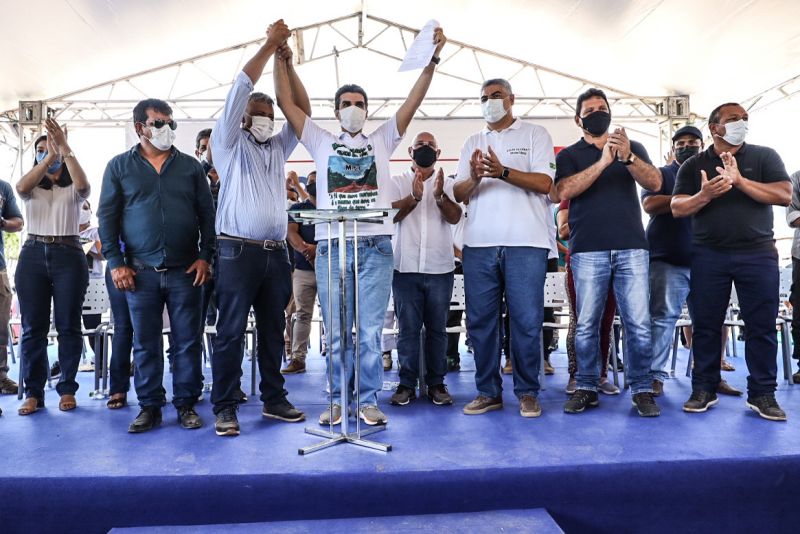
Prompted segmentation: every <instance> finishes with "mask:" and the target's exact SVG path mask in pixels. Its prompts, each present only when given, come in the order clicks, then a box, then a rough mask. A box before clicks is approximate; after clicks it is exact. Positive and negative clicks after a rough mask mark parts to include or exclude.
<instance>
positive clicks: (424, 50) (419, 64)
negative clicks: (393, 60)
mask: <svg viewBox="0 0 800 534" xmlns="http://www.w3.org/2000/svg"><path fill="white" fill-rule="evenodd" d="M438 27H439V23H438V22H436V21H435V20H433V19H431V20H429V21H428V22H427V23H426V24H425V26H423V28H422V30H420V32H419V33H418V34H417V38H416V39H414V42H413V43H411V46H409V47H408V52H406V57H405V58H404V59H403V63H401V64H400V68H399V69H398V71H399V72H403V71H407V70H414V69H424V68H425V67H426V66H427V65H428V63H430V62H431V58H432V57H433V51H434V50H436V44H434V42H433V32H434V30H435V29H436V28H438Z"/></svg>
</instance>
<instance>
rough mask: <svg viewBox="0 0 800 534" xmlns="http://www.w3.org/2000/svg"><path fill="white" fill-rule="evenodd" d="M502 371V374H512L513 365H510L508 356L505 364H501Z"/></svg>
mask: <svg viewBox="0 0 800 534" xmlns="http://www.w3.org/2000/svg"><path fill="white" fill-rule="evenodd" d="M502 371H503V374H504V375H510V374H514V367H513V366H512V365H511V360H510V359H509V358H506V364H505V365H504V366H503V369H502Z"/></svg>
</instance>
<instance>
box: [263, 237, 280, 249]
mask: <svg viewBox="0 0 800 534" xmlns="http://www.w3.org/2000/svg"><path fill="white" fill-rule="evenodd" d="M261 248H263V249H264V250H275V249H277V248H278V242H277V241H270V240H269V239H265V240H264V244H263V245H262V246H261Z"/></svg>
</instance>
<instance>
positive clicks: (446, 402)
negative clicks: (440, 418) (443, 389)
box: [428, 397, 453, 406]
mask: <svg viewBox="0 0 800 534" xmlns="http://www.w3.org/2000/svg"><path fill="white" fill-rule="evenodd" d="M428 398H429V399H430V401H431V402H432V403H434V404H435V405H436V406H450V405H452V404H453V399H450V400H449V401H437V400H436V399H433V398H431V397H428Z"/></svg>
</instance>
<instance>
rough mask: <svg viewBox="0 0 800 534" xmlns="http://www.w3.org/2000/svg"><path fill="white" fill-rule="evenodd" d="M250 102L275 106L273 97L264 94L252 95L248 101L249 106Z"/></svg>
mask: <svg viewBox="0 0 800 534" xmlns="http://www.w3.org/2000/svg"><path fill="white" fill-rule="evenodd" d="M250 102H261V103H262V104H269V105H273V104H274V102H273V101H272V97H271V96H269V95H267V94H264V93H251V94H250V97H249V98H248V99H247V103H248V104H249V103H250Z"/></svg>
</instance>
